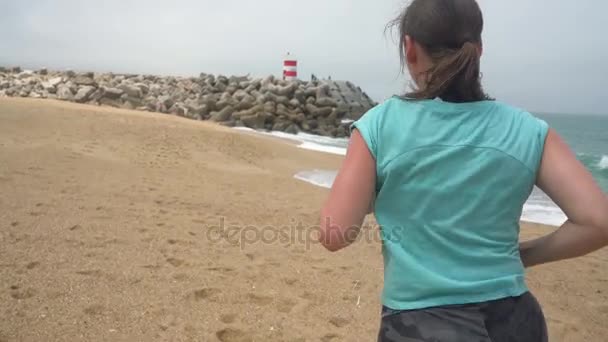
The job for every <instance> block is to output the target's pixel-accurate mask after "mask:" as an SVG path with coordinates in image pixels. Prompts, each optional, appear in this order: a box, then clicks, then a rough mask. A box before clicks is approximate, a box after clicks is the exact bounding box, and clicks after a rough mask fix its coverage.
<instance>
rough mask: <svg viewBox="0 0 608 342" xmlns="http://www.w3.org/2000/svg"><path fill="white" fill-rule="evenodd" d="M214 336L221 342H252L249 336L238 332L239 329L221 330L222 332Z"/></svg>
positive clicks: (240, 331)
mask: <svg viewBox="0 0 608 342" xmlns="http://www.w3.org/2000/svg"><path fill="white" fill-rule="evenodd" d="M215 336H217V338H218V339H219V340H220V341H221V342H252V341H253V339H252V338H251V336H249V334H247V333H246V332H244V331H242V330H239V329H233V328H226V329H222V330H220V331H218V332H216V333H215Z"/></svg>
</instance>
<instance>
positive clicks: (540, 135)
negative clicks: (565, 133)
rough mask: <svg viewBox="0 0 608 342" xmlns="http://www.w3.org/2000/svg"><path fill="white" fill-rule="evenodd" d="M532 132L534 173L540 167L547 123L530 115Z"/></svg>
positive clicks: (547, 130) (547, 129) (547, 127)
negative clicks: (534, 146)
mask: <svg viewBox="0 0 608 342" xmlns="http://www.w3.org/2000/svg"><path fill="white" fill-rule="evenodd" d="M529 126H530V127H531V128H532V130H533V134H534V135H535V142H536V149H535V150H536V155H535V156H534V159H533V161H532V162H533V163H534V165H533V169H534V171H535V172H536V173H538V169H539V168H540V163H541V161H542V159H543V153H544V151H545V140H546V139H547V134H548V133H549V125H548V124H547V122H545V121H544V120H542V119H539V118H537V117H535V116H533V115H530V125H529Z"/></svg>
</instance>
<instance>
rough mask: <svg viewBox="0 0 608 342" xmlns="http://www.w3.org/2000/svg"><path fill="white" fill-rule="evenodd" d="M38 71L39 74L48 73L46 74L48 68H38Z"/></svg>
mask: <svg viewBox="0 0 608 342" xmlns="http://www.w3.org/2000/svg"><path fill="white" fill-rule="evenodd" d="M38 73H39V74H40V75H48V74H49V71H48V69H47V68H41V69H40V70H38Z"/></svg>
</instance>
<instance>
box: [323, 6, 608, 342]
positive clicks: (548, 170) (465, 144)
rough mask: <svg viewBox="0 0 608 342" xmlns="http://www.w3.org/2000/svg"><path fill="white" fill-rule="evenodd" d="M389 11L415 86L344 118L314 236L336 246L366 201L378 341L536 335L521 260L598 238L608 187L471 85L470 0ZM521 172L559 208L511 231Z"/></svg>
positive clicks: (526, 185)
mask: <svg viewBox="0 0 608 342" xmlns="http://www.w3.org/2000/svg"><path fill="white" fill-rule="evenodd" d="M395 24H396V25H397V26H398V27H399V30H400V37H401V43H400V54H401V60H402V64H403V65H404V66H406V67H407V69H408V71H409V73H410V75H411V77H412V79H413V80H414V82H415V85H416V87H415V90H414V91H413V92H411V93H409V94H407V95H406V96H404V97H394V98H392V99H390V100H388V101H386V102H385V103H383V104H381V105H379V106H377V107H375V108H373V109H372V110H371V111H369V112H368V113H366V114H365V115H364V116H363V117H362V118H361V119H360V120H359V121H357V122H356V123H354V124H353V131H352V136H351V141H350V146H349V149H348V153H347V155H346V159H345V160H344V163H343V165H342V168H341V170H340V172H339V174H338V176H337V178H336V181H335V183H334V185H333V188H332V190H331V193H330V196H329V199H328V201H327V203H326V204H325V206H324V207H323V210H322V215H321V236H320V241H321V242H322V244H323V245H324V246H325V247H326V248H327V249H329V250H331V251H337V250H340V249H342V248H345V247H347V246H348V245H349V244H350V243H352V242H353V241H354V240H355V239H356V237H357V234H358V232H359V227H360V226H361V224H362V222H363V219H364V217H365V215H366V214H367V213H369V212H370V211H374V213H375V216H376V219H377V221H378V223H379V225H380V227H381V232H382V239H383V256H384V264H385V271H384V273H385V274H384V281H385V284H384V291H383V294H382V302H383V305H384V308H383V311H382V321H381V328H380V335H379V339H378V340H379V341H448V342H453V341H467V342H470V341H494V342H496V341H535V342H537V341H547V331H546V324H545V320H544V317H543V314H542V310H541V309H540V306H539V305H538V303H537V301H536V299H535V298H534V297H533V296H532V294H530V292H529V291H528V288H527V286H526V283H525V279H524V274H525V272H524V268H525V267H530V266H534V265H539V264H543V263H548V262H553V261H557V260H563V259H567V258H574V257H578V256H582V255H585V254H588V253H590V252H593V251H595V250H597V249H599V248H602V247H604V246H606V245H607V244H608V199H607V197H606V195H605V194H604V193H602V191H601V190H600V189H599V187H598V186H597V185H596V184H595V182H594V180H593V178H592V176H591V175H590V173H589V172H588V171H587V170H586V169H585V168H584V167H583V166H582V164H581V163H579V162H578V161H577V159H576V158H575V156H574V154H573V153H572V152H571V151H570V150H569V148H568V146H567V145H566V144H565V143H564V142H563V140H562V139H561V138H560V137H559V136H558V134H557V133H555V132H554V131H553V130H552V129H549V128H548V126H547V124H546V123H545V122H543V121H541V120H539V119H537V118H535V117H533V116H532V115H531V114H529V113H527V112H525V111H522V110H519V109H517V108H513V107H511V106H508V105H506V104H502V103H499V102H496V101H492V100H491V99H490V98H489V97H488V96H487V95H486V94H485V93H484V91H483V89H482V86H481V81H480V57H481V54H482V40H481V34H482V29H483V18H482V13H481V10H480V8H479V6H478V4H477V3H476V2H475V1H474V0H414V1H413V2H412V3H411V5H410V6H409V7H407V8H406V9H405V11H404V13H403V14H402V15H401V16H400V17H399V18H398V19H397V20H396V21H395ZM534 185H537V186H538V187H540V188H541V189H542V190H544V191H545V192H546V193H547V195H549V196H550V197H551V198H552V199H553V200H554V201H555V203H557V204H558V205H559V206H560V207H561V208H562V210H563V211H564V212H565V213H566V214H567V216H568V218H569V220H568V221H567V222H566V223H565V224H564V225H563V226H562V227H561V228H560V229H558V230H556V231H555V232H553V233H552V234H549V235H548V236H546V237H543V238H540V239H537V240H533V241H528V242H523V243H521V244H520V243H519V241H518V236H519V219H520V217H521V213H522V208H523V205H524V203H525V201H526V200H527V198H528V197H529V195H530V193H531V191H532V189H533V187H534Z"/></svg>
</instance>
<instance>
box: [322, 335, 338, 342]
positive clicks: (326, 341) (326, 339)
mask: <svg viewBox="0 0 608 342" xmlns="http://www.w3.org/2000/svg"><path fill="white" fill-rule="evenodd" d="M339 340H340V335H336V334H327V335H325V336H323V337H321V342H334V341H339Z"/></svg>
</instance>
